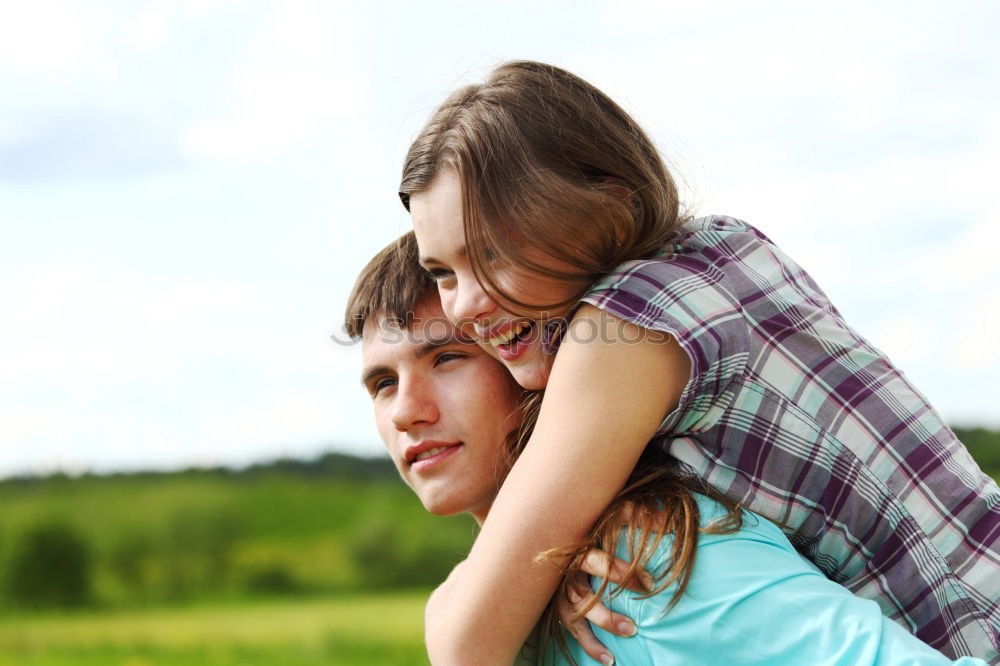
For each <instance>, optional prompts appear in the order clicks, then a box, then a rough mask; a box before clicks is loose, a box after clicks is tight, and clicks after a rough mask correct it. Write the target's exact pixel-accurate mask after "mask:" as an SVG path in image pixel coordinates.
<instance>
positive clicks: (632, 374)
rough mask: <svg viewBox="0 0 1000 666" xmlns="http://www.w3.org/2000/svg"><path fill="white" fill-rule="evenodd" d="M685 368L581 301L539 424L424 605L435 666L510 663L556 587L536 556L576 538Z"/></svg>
mask: <svg viewBox="0 0 1000 666" xmlns="http://www.w3.org/2000/svg"><path fill="white" fill-rule="evenodd" d="M689 374H690V363H689V361H688V358H687V355H686V354H685V352H684V351H683V350H682V349H681V348H680V347H679V346H678V345H677V343H676V342H674V341H673V340H672V339H671V338H670V337H669V336H666V335H664V334H661V333H656V332H650V331H646V330H644V329H641V328H639V327H638V326H635V325H634V324H630V323H626V322H624V321H622V320H620V319H617V318H615V317H612V316H610V315H608V314H606V313H604V312H602V311H601V310H598V309H597V308H595V307H593V306H591V305H584V306H582V307H581V308H580V310H579V311H578V312H577V314H576V316H575V317H574V319H573V321H572V322H571V324H570V325H569V328H568V330H567V332H566V335H565V337H564V340H563V343H562V346H561V347H560V350H559V354H558V355H557V357H556V360H555V364H554V366H553V368H552V373H551V375H550V379H549V383H548V386H547V390H546V396H545V399H544V400H543V403H542V409H541V413H540V414H539V418H538V423H537V425H536V426H535V430H534V434H533V435H532V437H531V440H530V441H529V442H528V445H527V447H526V448H525V450H524V452H523V453H522V454H521V456H520V458H519V459H518V461H517V463H516V464H515V465H514V467H513V469H512V470H511V472H510V474H509V475H508V477H507V480H506V481H505V482H504V484H503V487H502V488H501V489H500V492H499V494H498V495H497V498H496V501H495V502H494V504H493V507H492V508H491V510H490V513H489V516H488V517H487V519H486V521H485V522H484V524H483V528H482V531H481V532H480V534H479V537H478V538H477V539H476V543H475V544H474V546H473V548H472V551H471V552H470V553H469V556H468V558H467V559H466V561H465V563H464V565H463V567H462V569H461V571H457V572H455V574H454V575H453V577H452V578H449V582H448V593H447V594H435V595H434V596H433V597H432V598H431V600H430V601H429V602H428V606H427V614H426V619H427V624H426V639H427V649H428V653H429V655H430V657H431V661H432V662H433V663H434V664H470V663H475V664H510V663H511V662H512V661H513V660H514V657H515V655H516V654H517V651H518V649H519V648H520V647H521V645H522V644H523V643H524V640H525V638H526V637H527V636H528V634H529V632H530V631H531V629H532V627H533V625H534V623H535V621H536V620H537V619H538V617H539V615H540V614H541V613H542V611H543V610H544V608H545V606H546V604H547V603H548V601H549V599H550V598H551V597H552V593H553V591H554V590H555V588H556V585H557V583H558V570H557V568H556V566H555V565H554V564H546V565H539V564H535V563H534V559H535V557H536V556H537V555H538V554H539V553H541V552H543V551H546V550H548V549H550V548H556V547H560V546H565V545H567V544H569V543H572V542H574V541H576V540H578V539H580V538H581V537H583V536H584V535H585V534H586V532H587V530H588V529H589V528H590V526H591V525H592V524H593V523H594V521H595V520H596V519H597V517H598V516H599V515H600V514H601V512H602V511H603V510H604V509H605V507H606V506H607V505H608V504H609V503H610V501H611V500H612V499H613V497H614V496H615V494H616V493H617V492H618V491H619V490H620V489H621V487H622V486H623V485H624V483H625V480H626V479H627V478H628V476H629V473H630V472H631V471H632V468H633V466H634V465H635V463H636V461H637V460H638V458H639V455H640V453H641V452H642V450H643V448H645V446H646V444H647V442H648V441H649V440H650V438H651V437H652V436H653V434H654V433H655V432H656V430H657V428H658V426H659V424H660V423H661V421H662V420H663V418H664V416H665V415H666V414H667V413H668V412H670V411H671V410H673V409H674V408H675V407H676V406H677V404H678V400H679V398H680V395H681V392H682V391H683V389H684V386H685V385H686V383H687V381H688V377H689Z"/></svg>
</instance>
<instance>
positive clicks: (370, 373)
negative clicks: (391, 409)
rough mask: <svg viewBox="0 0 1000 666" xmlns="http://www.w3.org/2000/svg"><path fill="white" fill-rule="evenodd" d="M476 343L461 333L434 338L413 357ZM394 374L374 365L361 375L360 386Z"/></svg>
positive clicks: (384, 367)
mask: <svg viewBox="0 0 1000 666" xmlns="http://www.w3.org/2000/svg"><path fill="white" fill-rule="evenodd" d="M475 344H476V343H475V342H474V341H473V340H472V338H467V337H465V336H463V335H462V334H461V333H453V334H451V335H446V336H444V337H442V338H434V339H432V340H428V341H427V342H425V343H424V344H422V345H420V346H419V347H418V348H417V350H416V351H415V352H414V353H413V355H414V356H415V357H416V358H417V359H421V358H424V357H425V356H427V355H428V354H433V353H434V352H435V351H437V350H438V349H440V348H441V347H447V346H449V345H475ZM394 372H395V370H393V369H392V368H390V367H389V366H387V365H376V366H373V367H371V368H368V369H367V370H365V371H364V372H363V373H362V374H361V384H362V385H363V386H365V385H367V384H368V382H370V381H371V380H373V379H375V378H376V377H381V376H383V375H391V374H393V373H394Z"/></svg>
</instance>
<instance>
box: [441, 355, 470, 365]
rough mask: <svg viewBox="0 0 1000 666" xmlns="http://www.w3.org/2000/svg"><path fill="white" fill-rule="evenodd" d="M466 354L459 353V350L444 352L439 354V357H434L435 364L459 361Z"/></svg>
mask: <svg viewBox="0 0 1000 666" xmlns="http://www.w3.org/2000/svg"><path fill="white" fill-rule="evenodd" d="M466 357H467V356H466V354H459V353H457V352H444V353H441V354H438V356H437V358H435V359H434V364H435V365H441V364H442V363H449V362H451V361H457V360H459V359H462V358H466Z"/></svg>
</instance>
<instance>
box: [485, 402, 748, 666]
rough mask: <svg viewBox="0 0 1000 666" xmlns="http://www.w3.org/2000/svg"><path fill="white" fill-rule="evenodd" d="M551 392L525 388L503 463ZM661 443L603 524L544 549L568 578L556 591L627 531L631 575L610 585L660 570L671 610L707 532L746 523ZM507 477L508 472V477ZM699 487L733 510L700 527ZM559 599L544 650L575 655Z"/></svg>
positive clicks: (656, 587) (655, 590)
mask: <svg viewBox="0 0 1000 666" xmlns="http://www.w3.org/2000/svg"><path fill="white" fill-rule="evenodd" d="M544 393H545V392H544V391H529V392H526V393H525V395H524V398H523V400H522V403H521V406H520V410H521V425H520V427H519V428H518V429H517V430H516V431H514V432H512V433H511V434H510V436H509V437H508V439H507V446H506V447H505V449H504V453H505V456H506V458H505V460H503V461H502V462H501V464H502V465H503V469H505V470H509V469H510V468H511V467H512V466H513V464H514V462H515V461H516V460H517V458H518V456H519V455H520V453H521V451H523V450H524V447H525V446H526V445H527V443H528V439H529V438H530V436H531V432H532V430H533V429H534V426H535V421H536V420H537V419H538V412H539V409H540V407H541V403H542V396H543V395H544ZM660 444H661V443H660V442H657V441H655V440H654V441H653V442H652V443H650V444H649V445H648V446H647V447H646V449H645V450H644V451H643V453H642V455H641V456H640V457H639V461H638V462H637V463H636V466H635V467H634V468H633V470H632V473H631V474H630V475H629V478H628V481H627V482H626V484H625V487H624V488H623V489H622V490H621V491H620V492H619V493H618V494H617V495H616V496H615V498H614V499H613V500H612V501H611V504H609V505H608V507H607V508H606V509H605V510H604V512H603V513H602V514H601V516H600V517H599V518H598V519H597V522H596V523H595V524H594V526H593V527H592V528H591V529H590V531H589V532H588V533H587V536H586V537H584V538H583V539H582V540H580V541H579V542H577V543H573V544H568V545H566V546H564V547H561V548H555V549H552V550H549V551H546V552H544V553H542V554H541V555H539V556H538V558H536V561H537V562H539V563H540V562H555V563H556V564H557V565H558V566H559V567H560V569H561V572H562V575H563V578H562V582H561V583H560V585H559V588H558V590H557V592H556V595H566V594H567V592H568V581H569V580H570V576H571V575H572V574H575V573H577V572H579V571H581V570H582V567H583V561H584V558H585V557H586V555H587V552H588V551H590V550H591V549H593V548H597V549H601V550H605V551H608V552H609V553H614V552H615V549H616V546H617V544H618V542H619V540H620V539H621V538H622V537H623V536H624V537H625V539H626V543H627V552H628V569H627V571H626V573H625V575H624V579H623V580H622V582H620V583H619V584H618V585H617V586H615V587H614V588H613V589H612V591H611V593H610V594H611V596H612V597H614V596H616V595H618V594H620V593H621V591H622V590H624V589H625V588H626V587H628V586H631V585H633V584H636V583H638V585H637V587H638V588H639V589H641V588H642V587H644V585H643V584H642V582H641V578H640V577H641V576H642V574H643V572H649V573H651V574H652V576H653V586H652V588H651V589H650V590H649V592H648V593H647V594H646V595H643V596H642V597H640V598H647V597H651V596H653V595H655V594H659V593H661V592H663V591H664V590H666V589H667V588H668V587H670V586H671V585H673V586H675V588H674V591H673V593H672V597H671V599H670V603H669V604H668V606H667V609H668V612H669V609H670V608H673V606H674V604H676V603H677V601H678V600H679V599H680V597H681V595H682V594H684V590H685V589H686V588H687V585H688V581H690V579H691V573H692V571H693V570H694V563H695V555H696V553H697V544H698V535H699V534H700V533H712V534H727V533H731V532H735V531H737V530H738V529H739V528H740V527H741V526H742V524H743V519H742V511H741V508H740V505H739V504H737V503H735V502H733V501H732V500H729V499H727V498H726V497H723V496H722V495H720V494H718V493H717V492H715V491H713V490H712V489H711V488H709V486H708V485H707V484H705V482H704V481H702V480H700V479H698V478H697V477H693V476H689V475H683V474H681V473H680V472H679V470H678V465H677V462H676V460H674V459H673V458H672V457H670V456H669V455H668V454H667V453H666V452H664V450H663V448H662V447H661V446H660ZM501 476H503V475H501ZM694 493H701V494H704V495H708V496H709V497H712V498H713V499H715V500H716V501H718V502H720V503H721V504H722V505H723V506H725V507H726V508H727V509H728V513H727V514H726V515H725V516H723V517H722V518H721V519H719V520H717V521H715V522H713V524H712V525H710V526H708V527H704V528H702V527H700V524H701V516H700V514H699V511H698V504H697V501H696V500H695V497H694ZM667 535H669V536H671V537H672V539H673V541H672V543H671V546H670V554H669V557H668V559H667V560H666V561H665V562H659V561H653V557H654V556H655V555H656V552H657V549H658V548H659V546H660V543H661V542H662V541H663V537H665V536H667ZM608 585H609V582H608V580H607V579H603V580H602V581H601V584H600V586H599V587H598V589H597V591H596V592H595V593H594V594H593V595H592V596H591V597H590V598H589V599H588V600H587V601H586V602H585V603H584V604H583V606H582V607H581V608H580V609H579V610H578V611H577V613H576V617H577V618H579V617H582V616H583V615H585V614H586V613H587V612H588V611H590V609H591V608H593V607H594V605H595V604H596V603H597V602H598V601H599V600H600V599H601V598H602V596H603V595H604V594H605V592H607V589H608ZM558 619H559V618H558V615H557V612H556V606H555V598H554V599H553V602H552V603H550V604H549V606H548V608H546V609H545V612H544V614H543V615H542V618H541V620H540V624H541V635H540V639H541V644H540V645H539V646H538V650H539V654H542V655H545V654H546V653H547V650H548V646H549V645H550V644H551V642H553V641H555V642H556V644H557V645H558V646H559V649H560V650H562V651H563V653H564V654H565V655H566V657H567V658H569V659H570V660H571V661H572V658H571V656H570V655H569V652H568V649H567V647H566V637H565V635H564V633H563V631H562V629H561V628H560V626H559V622H558Z"/></svg>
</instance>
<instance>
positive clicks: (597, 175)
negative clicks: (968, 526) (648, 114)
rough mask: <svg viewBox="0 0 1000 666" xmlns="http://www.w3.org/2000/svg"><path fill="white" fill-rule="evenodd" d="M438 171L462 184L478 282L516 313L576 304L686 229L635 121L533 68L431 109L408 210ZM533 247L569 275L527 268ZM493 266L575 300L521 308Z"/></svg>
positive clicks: (407, 173) (603, 98) (403, 191)
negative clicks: (570, 288)
mask: <svg viewBox="0 0 1000 666" xmlns="http://www.w3.org/2000/svg"><path fill="white" fill-rule="evenodd" d="M444 169H453V170H455V172H456V173H457V174H458V176H459V178H460V180H461V183H462V197H463V207H464V220H463V224H464V227H465V238H466V243H467V246H468V247H467V249H468V252H469V257H470V260H471V263H472V267H473V270H474V271H475V273H476V277H477V278H478V279H479V281H480V282H481V283H482V284H483V286H484V287H485V288H486V289H487V290H488V291H491V292H492V293H494V294H495V295H496V296H497V297H498V298H500V299H501V300H504V301H507V302H508V303H511V304H513V305H514V306H517V307H521V308H527V309H531V310H543V309H548V308H555V307H563V306H566V305H571V304H573V303H575V302H576V301H577V300H578V299H579V297H580V296H582V295H583V293H584V292H585V291H586V289H587V288H588V287H589V286H590V285H591V284H592V283H593V282H595V281H596V280H597V279H598V278H600V277H602V276H604V275H606V274H608V273H609V272H611V271H612V270H613V269H614V268H615V267H616V266H618V265H619V264H621V263H622V262H624V261H628V260H631V259H642V258H647V257H651V256H653V255H654V254H656V253H657V252H658V251H660V250H661V249H662V248H663V247H664V246H665V245H666V244H667V243H668V242H669V240H670V239H671V237H672V236H673V234H674V231H675V230H676V228H677V226H678V225H679V224H680V223H681V222H682V221H683V220H682V218H681V216H680V213H679V203H678V195H677V188H676V187H675V185H674V181H673V179H672V178H671V176H670V173H669V172H668V171H667V168H666V166H665V165H664V163H663V160H662V159H661V158H660V155H659V153H658V152H657V151H656V148H655V146H654V145H653V142H652V141H650V139H649V137H648V136H646V133H645V132H643V130H642V128H641V127H639V125H638V124H637V123H636V122H635V120H633V119H632V117H631V116H629V115H628V114H627V113H626V112H625V111H624V110H622V108H621V107H619V106H618V105H617V104H615V103H614V102H613V101H612V100H611V99H610V98H609V97H608V96H607V95H605V94H604V93H602V92H601V91H600V90H598V89H597V88H595V87H594V86H592V85H591V84H589V83H587V82H586V81H584V80H583V79H581V78H579V77H577V76H575V75H573V74H571V73H569V72H567V71H565V70H563V69H560V68H558V67H554V66H552V65H546V64H544V63H540V62H531V61H514V62H508V63H505V64H502V65H500V66H498V67H496V68H495V69H494V70H492V71H491V72H490V73H489V75H488V77H487V79H486V81H485V82H484V83H481V84H475V85H470V86H466V87H464V88H460V89H459V90H456V91H455V92H454V93H452V94H451V95H450V96H449V97H448V98H447V99H446V100H445V101H444V102H443V103H442V104H441V105H440V106H439V107H438V108H437V110H436V111H435V112H434V113H433V114H432V116H431V118H430V121H429V122H428V123H427V125H426V126H425V127H424V128H423V130H422V131H421V132H420V134H419V135H418V136H417V138H416V139H415V140H414V141H413V143H412V144H411V146H410V149H409V151H408V152H407V155H406V161H405V163H404V165H403V174H402V180H401V182H400V185H399V196H400V199H401V200H402V202H403V205H404V206H406V208H407V210H409V202H410V195H411V194H415V193H418V192H420V191H422V190H424V189H425V188H427V187H429V186H430V185H431V183H432V182H433V180H434V179H435V178H436V177H437V176H438V175H439V174H440V173H441V172H442V170H444ZM529 246H530V248H531V249H533V250H535V251H541V252H542V253H543V254H544V255H546V256H547V257H549V258H551V259H554V260H555V261H554V262H544V263H545V264H552V263H554V264H555V265H560V266H563V267H564V268H563V269H560V270H557V269H553V268H551V267H547V266H543V265H541V264H540V263H539V262H538V261H537V260H532V259H530V258H529V257H526V256H525V250H526V249H527V248H528V247H529ZM493 258H500V259H503V260H506V261H507V262H509V263H510V265H515V266H518V267H521V268H524V269H527V270H528V271H529V272H534V273H536V274H538V275H543V276H546V277H549V278H554V279H556V280H560V281H564V282H566V283H568V284H572V285H575V286H576V287H577V293H576V294H575V295H573V296H571V297H570V298H568V299H567V300H565V301H563V302H561V303H526V302H523V301H520V300H518V299H516V298H513V297H512V296H511V295H510V293H509V292H507V291H505V290H504V289H503V287H502V286H501V285H500V284H499V282H498V279H497V274H496V266H495V265H491V264H492V262H491V260H492V259H493Z"/></svg>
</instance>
